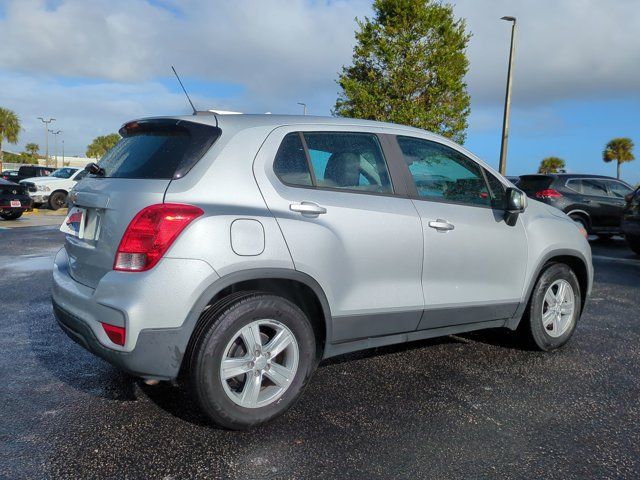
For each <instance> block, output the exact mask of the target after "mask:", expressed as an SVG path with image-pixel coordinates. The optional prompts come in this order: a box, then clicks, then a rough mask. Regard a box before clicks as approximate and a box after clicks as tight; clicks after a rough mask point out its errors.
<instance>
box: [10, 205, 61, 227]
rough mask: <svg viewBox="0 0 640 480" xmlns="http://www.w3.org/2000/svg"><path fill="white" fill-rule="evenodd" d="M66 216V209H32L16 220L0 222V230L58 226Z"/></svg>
mask: <svg viewBox="0 0 640 480" xmlns="http://www.w3.org/2000/svg"><path fill="white" fill-rule="evenodd" d="M66 215H67V209H66V208H61V209H60V210H48V209H45V208H40V209H34V210H33V211H31V212H25V213H24V214H22V216H21V217H20V218H18V219H16V220H0V230H6V229H10V228H26V227H48V226H51V227H54V226H60V224H61V223H62V221H63V220H64V217H65V216H66Z"/></svg>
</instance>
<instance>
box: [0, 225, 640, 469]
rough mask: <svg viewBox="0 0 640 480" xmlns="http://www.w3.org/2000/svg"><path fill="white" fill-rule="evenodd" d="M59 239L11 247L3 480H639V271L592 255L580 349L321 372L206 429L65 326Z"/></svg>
mask: <svg viewBox="0 0 640 480" xmlns="http://www.w3.org/2000/svg"><path fill="white" fill-rule="evenodd" d="M62 241H63V238H62V235H61V234H60V233H59V232H58V231H57V230H56V229H55V228H47V227H43V228H23V229H15V230H1V231H0V300H1V311H0V312H1V313H0V319H1V320H0V380H1V385H2V387H1V388H0V405H1V408H0V477H1V478H98V477H100V478H125V477H126V478H165V479H171V478H186V477H189V478H194V477H197V478H237V479H254V478H305V479H306V478H366V479H371V478H559V479H566V478H640V402H639V401H638V400H639V399H640V367H639V366H638V365H639V361H640V315H639V313H638V312H640V257H637V256H634V255H633V253H632V252H631V251H630V250H627V249H626V247H625V245H624V243H623V242H622V241H619V240H618V241H615V240H614V241H610V242H607V243H600V242H594V243H593V245H592V246H593V252H594V265H595V271H596V281H595V285H594V291H593V295H592V298H591V301H590V303H589V305H588V307H587V310H586V312H585V314H584V316H583V318H582V321H581V323H580V324H579V326H578V329H577V332H576V334H575V336H574V338H573V340H572V341H571V342H570V343H569V344H568V345H566V346H565V347H564V348H562V349H561V350H559V351H556V352H553V353H550V354H545V353H539V352H534V351H529V350H526V349H522V348H521V347H520V346H519V344H518V343H517V342H515V341H514V339H513V337H512V336H511V335H506V334H504V333H502V332H500V331H486V332H478V333H473V334H466V335H460V336H450V337H445V338H440V339H434V340H429V341H422V342H416V343H412V344H408V345H404V346H394V347H388V348H380V349H376V350H371V351H366V352H360V353H357V354H351V355H348V356H344V357H339V358H336V359H333V360H330V361H327V362H324V363H323V364H322V365H321V367H320V368H319V370H318V371H317V372H316V374H315V376H314V377H313V379H312V380H311V382H310V384H309V386H308V388H307V390H306V391H305V392H304V394H303V396H302V398H301V400H300V401H299V402H298V403H297V404H296V405H295V406H294V407H293V409H292V410H290V411H289V412H288V413H287V414H285V415H284V417H282V418H280V419H278V420H276V421H275V422H273V423H271V424H269V425H267V426H264V427H262V428H259V429H257V430H254V431H251V432H246V433H237V432H229V431H223V430H218V429H216V428H214V427H211V426H209V425H208V424H207V423H206V421H205V419H204V418H203V417H202V415H201V414H200V413H199V412H198V410H197V409H196V408H195V407H194V405H193V404H192V403H191V402H190V400H189V398H188V396H187V395H186V394H185V393H184V392H183V391H182V390H181V389H180V388H178V387H174V386H170V385H159V386H155V387H151V386H146V385H144V384H141V383H140V382H139V381H137V380H135V379H133V378H131V377H129V376H127V375H125V374H122V373H120V372H118V371H117V370H116V369H115V368H113V367H111V366H110V365H108V364H107V363H105V362H103V361H101V360H99V359H98V358H95V357H93V356H92V355H91V354H89V353H87V352H85V351H84V350H83V349H82V348H80V347H79V346H77V345H76V344H75V343H73V342H72V341H71V340H69V339H68V338H67V337H66V336H65V335H64V334H63V333H62V331H60V329H59V328H58V326H57V325H56V323H55V321H54V318H53V315H52V311H51V306H50V303H49V295H50V287H51V281H50V275H51V273H50V268H51V262H52V257H53V255H54V254H55V252H56V251H57V249H58V248H60V246H61V244H62Z"/></svg>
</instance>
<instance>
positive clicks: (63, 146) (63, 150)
mask: <svg viewBox="0 0 640 480" xmlns="http://www.w3.org/2000/svg"><path fill="white" fill-rule="evenodd" d="M62 166H63V167H64V140H62Z"/></svg>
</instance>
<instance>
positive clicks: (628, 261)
mask: <svg viewBox="0 0 640 480" xmlns="http://www.w3.org/2000/svg"><path fill="white" fill-rule="evenodd" d="M591 257H592V258H593V259H594V260H604V261H607V262H614V263H626V264H627V265H636V266H640V260H634V259H633V258H616V257H607V256H605V255H591Z"/></svg>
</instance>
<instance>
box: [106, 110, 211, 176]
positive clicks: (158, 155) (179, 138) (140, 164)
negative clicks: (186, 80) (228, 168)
mask: <svg viewBox="0 0 640 480" xmlns="http://www.w3.org/2000/svg"><path fill="white" fill-rule="evenodd" d="M120 135H122V139H121V140H120V141H119V142H118V143H117V144H116V146H115V147H113V148H112V149H111V150H110V151H109V152H107V153H106V155H105V156H104V157H102V159H101V160H100V161H99V162H98V165H100V166H101V167H102V168H103V169H104V172H105V173H104V176H105V177H111V178H147V179H172V178H180V177H182V176H184V175H185V174H186V173H187V172H188V171H189V170H191V168H192V167H193V166H194V165H195V164H196V163H197V162H198V160H200V159H201V158H202V157H203V156H204V154H205V153H206V152H207V150H209V148H211V146H212V145H213V143H214V142H215V141H216V140H217V139H218V137H219V136H220V129H219V128H217V127H213V126H211V125H203V124H201V123H194V122H187V121H184V120H172V119H162V120H141V121H138V122H130V123H128V124H126V125H125V126H124V127H122V128H121V129H120Z"/></svg>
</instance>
